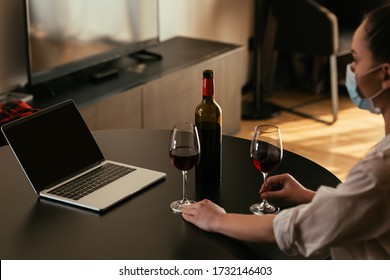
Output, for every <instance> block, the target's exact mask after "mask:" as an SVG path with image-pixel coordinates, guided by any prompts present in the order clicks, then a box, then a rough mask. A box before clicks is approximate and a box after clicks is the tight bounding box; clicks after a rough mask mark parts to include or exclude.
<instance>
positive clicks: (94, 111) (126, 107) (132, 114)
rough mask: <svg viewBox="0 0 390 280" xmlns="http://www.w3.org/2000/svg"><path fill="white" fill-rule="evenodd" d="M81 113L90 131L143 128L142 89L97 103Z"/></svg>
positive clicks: (131, 90)
mask: <svg viewBox="0 0 390 280" xmlns="http://www.w3.org/2000/svg"><path fill="white" fill-rule="evenodd" d="M80 112H81V115H82V116H83V118H84V120H85V121H86V123H87V125H88V127H89V129H90V130H101V129H122V128H142V87H137V88H134V89H130V90H127V91H125V92H122V93H120V94H116V95H113V96H111V97H107V98H104V99H102V100H99V101H96V102H94V103H93V104H92V105H89V106H87V107H84V108H81V109H80Z"/></svg>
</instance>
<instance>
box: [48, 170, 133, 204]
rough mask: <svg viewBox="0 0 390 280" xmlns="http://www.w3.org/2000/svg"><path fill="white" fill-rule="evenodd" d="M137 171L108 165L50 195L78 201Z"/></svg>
mask: <svg viewBox="0 0 390 280" xmlns="http://www.w3.org/2000/svg"><path fill="white" fill-rule="evenodd" d="M134 170H135V169H134V168H130V167H127V166H122V165H117V164H112V163H106V164H105V165H103V166H100V167H98V168H96V169H94V170H92V171H91V172H88V173H87V174H85V175H83V176H81V177H79V178H77V179H74V180H72V181H70V182H69V183H66V184H65V185H62V186H60V187H58V188H56V189H54V190H52V191H50V192H49V193H51V194H54V195H58V196H62V197H66V198H69V199H73V200H78V199H80V198H82V197H84V196H86V195H88V194H90V193H92V192H94V191H96V190H98V189H100V188H102V187H104V186H105V185H107V184H109V183H111V182H113V181H115V180H117V179H119V178H121V177H123V176H125V175H126V174H129V173H131V172H133V171H134Z"/></svg>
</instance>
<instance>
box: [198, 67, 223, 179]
mask: <svg viewBox="0 0 390 280" xmlns="http://www.w3.org/2000/svg"><path fill="white" fill-rule="evenodd" d="M202 97H203V98H202V101H201V102H200V104H199V105H198V106H197V107H196V110H195V125H196V126H197V129H198V133H199V139H200V149H201V150H200V161H199V164H198V165H197V166H196V167H195V177H196V181H197V182H200V183H202V185H204V183H206V184H207V183H218V185H219V182H220V181H221V175H222V166H221V165H222V160H221V159H222V111H221V107H220V106H219V105H218V104H217V102H216V101H215V99H214V71H213V70H204V71H203V79H202ZM214 185H215V184H214Z"/></svg>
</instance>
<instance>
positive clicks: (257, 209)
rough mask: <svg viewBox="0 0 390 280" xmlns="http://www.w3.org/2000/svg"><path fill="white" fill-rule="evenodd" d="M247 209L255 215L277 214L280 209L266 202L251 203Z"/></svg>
mask: <svg viewBox="0 0 390 280" xmlns="http://www.w3.org/2000/svg"><path fill="white" fill-rule="evenodd" d="M249 209H250V210H251V212H252V213H253V214H255V215H267V214H277V213H279V211H280V208H279V207H277V206H274V205H272V204H269V203H268V202H261V203H256V204H253V205H252V206H251V207H250V208H249Z"/></svg>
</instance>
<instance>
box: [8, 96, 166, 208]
mask: <svg viewBox="0 0 390 280" xmlns="http://www.w3.org/2000/svg"><path fill="white" fill-rule="evenodd" d="M1 129H2V131H3V134H4V136H5V138H6V139H7V141H8V143H9V145H10V147H11V149H12V151H13V153H14V154H15V156H16V158H17V159H18V161H19V163H20V165H21V167H22V169H23V171H24V173H25V174H26V176H27V178H28V180H29V181H30V183H31V186H32V187H33V189H34V191H35V192H36V193H37V194H38V195H39V196H41V197H46V198H50V199H54V200H58V201H62V202H65V203H70V204H73V205H77V206H81V207H85V208H88V209H92V210H96V211H102V210H105V209H107V208H108V207H110V206H112V205H114V204H115V203H117V202H119V201H121V200H123V199H125V198H126V197H128V196H130V195H132V194H134V193H135V192H137V191H139V190H141V189H143V188H145V187H147V186H150V185H151V184H153V183H155V182H157V181H159V180H161V179H163V178H165V177H166V174H165V173H162V172H158V171H154V170H150V169H145V168H141V167H137V166H131V165H127V164H123V163H118V162H114V161H108V160H106V159H105V158H104V156H103V154H102V152H101V150H100V149H99V147H98V145H97V143H96V142H95V140H94V138H93V136H92V134H91V132H90V130H89V129H88V127H87V125H86V123H85V122H84V120H83V118H82V116H81V114H80V112H79V111H78V109H77V107H76V105H75V104H74V102H73V101H72V100H68V101H65V102H62V103H60V104H57V105H54V106H52V107H49V108H47V109H44V110H41V111H39V112H36V113H34V114H32V115H29V116H27V117H24V118H21V119H18V120H16V121H13V122H10V123H8V124H5V125H3V126H2V127H1Z"/></svg>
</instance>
